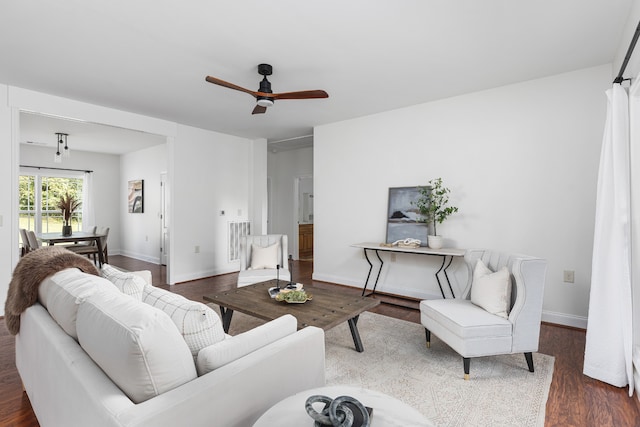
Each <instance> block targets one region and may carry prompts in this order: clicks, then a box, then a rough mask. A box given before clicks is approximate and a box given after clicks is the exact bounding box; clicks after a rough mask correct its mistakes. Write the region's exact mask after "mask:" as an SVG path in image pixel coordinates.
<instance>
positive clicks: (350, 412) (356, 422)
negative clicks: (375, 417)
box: [304, 395, 371, 427]
mask: <svg viewBox="0 0 640 427" xmlns="http://www.w3.org/2000/svg"><path fill="white" fill-rule="evenodd" d="M317 402H320V403H324V408H323V409H322V411H321V412H318V411H316V410H315V409H314V408H313V404H314V403H317ZM304 407H305V409H306V411H307V414H309V416H310V417H311V418H313V419H314V421H315V423H314V427H322V426H332V427H360V426H362V427H369V426H370V425H371V418H370V417H369V412H368V411H367V408H365V407H364V405H363V404H362V403H360V402H359V401H358V400H357V399H354V398H353V397H351V396H338V397H336V398H335V399H333V400H332V399H331V398H329V397H327V396H321V395H313V396H310V397H309V398H308V399H307V401H306V402H305V405H304ZM354 411H355V412H354Z"/></svg>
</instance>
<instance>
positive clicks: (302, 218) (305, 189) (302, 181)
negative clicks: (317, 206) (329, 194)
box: [295, 176, 313, 261]
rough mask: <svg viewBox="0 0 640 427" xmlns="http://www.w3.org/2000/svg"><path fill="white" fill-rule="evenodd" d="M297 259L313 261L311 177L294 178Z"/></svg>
mask: <svg viewBox="0 0 640 427" xmlns="http://www.w3.org/2000/svg"><path fill="white" fill-rule="evenodd" d="M296 184H297V185H296V187H297V192H296V193H297V194H296V198H295V199H296V201H297V216H296V218H297V225H298V233H297V234H298V259H299V260H302V261H311V260H313V176H300V177H297V178H296Z"/></svg>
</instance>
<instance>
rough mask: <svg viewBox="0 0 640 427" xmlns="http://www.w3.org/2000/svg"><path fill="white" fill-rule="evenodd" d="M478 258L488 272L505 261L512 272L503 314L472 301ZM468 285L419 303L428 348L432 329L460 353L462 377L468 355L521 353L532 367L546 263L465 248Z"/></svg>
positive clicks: (499, 267) (524, 256) (531, 370)
mask: <svg viewBox="0 0 640 427" xmlns="http://www.w3.org/2000/svg"><path fill="white" fill-rule="evenodd" d="M478 259H481V260H482V261H483V262H484V264H485V265H486V266H487V267H488V268H489V269H490V270H492V271H498V270H500V269H501V268H502V267H504V266H506V267H507V269H508V271H509V273H510V276H511V310H510V313H509V315H508V318H506V319H505V318H503V317H500V316H498V315H495V314H491V313H489V312H487V311H485V310H484V309H483V308H481V307H479V306H477V305H474V304H473V303H472V302H471V300H470V296H471V288H472V286H473V283H472V282H473V280H472V279H473V270H474V267H475V265H476V262H477V260H478ZM464 260H465V263H466V265H467V267H468V269H469V279H468V282H467V286H466V288H465V290H464V292H463V293H462V295H461V296H460V297H459V298H455V299H438V300H425V301H421V302H420V321H421V323H422V325H423V326H424V327H425V332H426V339H427V347H430V345H431V333H432V332H433V333H434V334H435V335H436V336H437V337H438V338H440V339H441V340H442V341H444V342H445V343H446V344H448V345H449V346H450V347H451V348H452V349H453V350H455V351H456V352H457V353H458V354H460V355H461V356H462V358H463V366H464V378H465V380H468V379H469V365H470V358H472V357H480V356H491V355H498V354H512V353H524V355H525V358H526V360H527V365H528V367H529V371H530V372H533V370H534V368H533V356H532V352H535V351H538V340H539V337H540V321H541V317H542V299H543V295H544V282H545V273H546V267H547V262H546V261H545V260H543V259H540V258H535V257H531V256H526V255H517V254H505V253H498V252H493V251H490V250H468V251H467V252H466V253H465V256H464Z"/></svg>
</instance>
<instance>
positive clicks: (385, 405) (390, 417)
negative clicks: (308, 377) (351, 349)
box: [253, 385, 434, 427]
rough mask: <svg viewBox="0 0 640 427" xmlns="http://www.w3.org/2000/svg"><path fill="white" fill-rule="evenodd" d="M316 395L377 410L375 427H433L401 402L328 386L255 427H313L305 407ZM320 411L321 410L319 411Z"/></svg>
mask: <svg viewBox="0 0 640 427" xmlns="http://www.w3.org/2000/svg"><path fill="white" fill-rule="evenodd" d="M313 395H322V396H327V397H330V398H331V399H335V398H336V397H338V396H351V397H354V398H356V399H358V400H359V401H360V402H361V403H362V404H363V405H364V406H368V407H370V408H373V412H372V415H371V427H390V426H416V427H419V426H425V427H426V426H433V425H434V424H433V423H432V422H430V421H429V420H428V419H427V418H425V417H424V415H422V414H421V413H419V412H418V411H417V410H415V409H414V408H412V407H411V406H409V405H407V404H406V403H404V402H401V401H400V400H398V399H396V398H394V397H391V396H387V395H386V394H384V393H380V392H378V391H374V390H367V389H364V388H359V387H351V386H344V385H338V386H328V387H320V388H314V389H311V390H305V391H301V392H300V393H296V394H294V395H293V396H290V397H288V398H286V399H284V400H282V401H280V402H278V403H277V404H276V405H275V406H273V407H272V408H271V409H269V410H268V411H267V412H265V413H264V414H262V416H261V417H260V418H259V419H258V420H257V421H256V423H255V424H254V425H253V427H272V426H280V427H305V426H309V427H311V426H313V419H312V418H311V417H310V416H309V415H308V414H307V412H306V411H305V409H304V404H305V402H306V400H307V398H309V396H313ZM318 409H320V408H318Z"/></svg>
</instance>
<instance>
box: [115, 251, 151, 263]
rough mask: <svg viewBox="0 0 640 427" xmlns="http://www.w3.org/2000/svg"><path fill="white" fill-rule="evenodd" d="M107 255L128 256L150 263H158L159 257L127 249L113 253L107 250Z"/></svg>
mask: <svg viewBox="0 0 640 427" xmlns="http://www.w3.org/2000/svg"><path fill="white" fill-rule="evenodd" d="M109 255H122V256H126V257H128V258H133V259H137V260H139V261H145V262H150V263H151V264H160V257H152V256H149V255H145V254H139V253H135V252H129V251H115V252H113V253H111V252H109Z"/></svg>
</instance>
